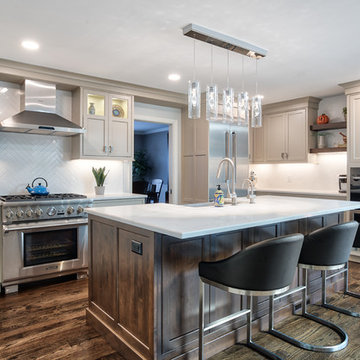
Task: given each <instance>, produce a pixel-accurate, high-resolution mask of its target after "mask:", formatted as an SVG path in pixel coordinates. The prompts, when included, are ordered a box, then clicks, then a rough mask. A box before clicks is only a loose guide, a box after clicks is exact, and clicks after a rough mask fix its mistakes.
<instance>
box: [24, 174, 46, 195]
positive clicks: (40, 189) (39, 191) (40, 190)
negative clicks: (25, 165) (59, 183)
mask: <svg viewBox="0 0 360 360" xmlns="http://www.w3.org/2000/svg"><path fill="white" fill-rule="evenodd" d="M38 179H41V180H44V181H45V184H46V187H45V186H42V185H41V182H39V183H38V184H39V185H37V186H35V187H34V184H35V181H36V180H38ZM47 186H48V182H47V181H46V180H45V179H44V178H43V177H37V178H35V179H34V180H33V182H32V184H31V186H30V185H29V184H28V186H27V187H26V190H27V191H28V192H29V193H30V194H31V195H48V194H49V192H48V190H47Z"/></svg>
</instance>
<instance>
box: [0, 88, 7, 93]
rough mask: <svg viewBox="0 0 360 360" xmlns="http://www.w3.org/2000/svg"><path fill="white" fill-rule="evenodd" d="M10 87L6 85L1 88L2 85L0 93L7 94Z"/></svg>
mask: <svg viewBox="0 0 360 360" xmlns="http://www.w3.org/2000/svg"><path fill="white" fill-rule="evenodd" d="M8 90H9V89H8V88H6V87H3V88H1V87H0V94H5V93H6V92H7V91H8Z"/></svg>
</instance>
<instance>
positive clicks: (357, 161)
mask: <svg viewBox="0 0 360 360" xmlns="http://www.w3.org/2000/svg"><path fill="white" fill-rule="evenodd" d="M347 104H348V117H349V135H348V138H349V150H350V152H349V165H350V166H360V93H355V94H351V95H349V96H348V99H347Z"/></svg>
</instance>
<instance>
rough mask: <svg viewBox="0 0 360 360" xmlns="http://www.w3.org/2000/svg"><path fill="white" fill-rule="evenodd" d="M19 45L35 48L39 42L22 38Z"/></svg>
mask: <svg viewBox="0 0 360 360" xmlns="http://www.w3.org/2000/svg"><path fill="white" fill-rule="evenodd" d="M21 46H22V47H23V48H24V49H27V50H37V49H38V48H39V44H38V43H37V42H36V41H32V40H24V41H23V42H22V43H21Z"/></svg>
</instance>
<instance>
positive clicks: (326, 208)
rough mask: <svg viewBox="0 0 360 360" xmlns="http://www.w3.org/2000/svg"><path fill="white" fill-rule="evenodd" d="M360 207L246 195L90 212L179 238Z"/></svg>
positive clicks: (353, 203) (337, 203) (111, 208)
mask: <svg viewBox="0 0 360 360" xmlns="http://www.w3.org/2000/svg"><path fill="white" fill-rule="evenodd" d="M357 208H360V202H354V201H343V200H328V199H311V198H300V197H287V196H286V197H285V196H267V195H265V196H258V197H257V198H256V203H255V204H249V200H248V199H246V198H242V199H241V201H240V203H239V204H237V205H236V206H232V205H226V206H224V207H222V208H216V207H214V206H213V205H207V206H185V205H172V204H144V205H125V206H114V207H102V208H93V209H88V213H89V214H90V215H98V216H101V217H104V218H106V219H110V220H115V221H118V222H122V223H124V224H128V225H132V226H137V227H140V228H143V229H147V230H150V231H154V232H158V233H161V234H166V235H169V236H173V237H176V238H179V239H186V238H190V237H195V236H202V235H209V234H215V233H221V232H226V231H232V230H240V229H246V228H250V227H255V226H263V225H269V224H273V223H278V222H283V221H289V220H297V219H302V218H307V217H312V216H319V215H326V214H332V213H337V212H343V211H348V210H354V209H357Z"/></svg>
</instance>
